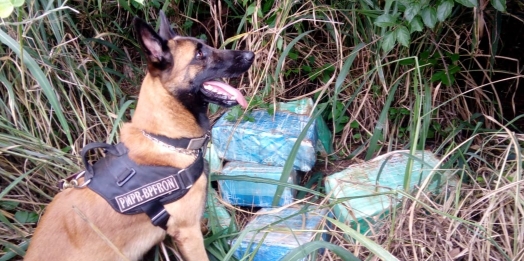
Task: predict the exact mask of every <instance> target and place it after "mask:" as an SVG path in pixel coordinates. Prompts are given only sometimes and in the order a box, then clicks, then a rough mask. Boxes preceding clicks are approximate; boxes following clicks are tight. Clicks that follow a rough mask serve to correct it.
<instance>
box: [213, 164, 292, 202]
mask: <svg viewBox="0 0 524 261" xmlns="http://www.w3.org/2000/svg"><path fill="white" fill-rule="evenodd" d="M282 171H283V168H282V167H275V166H267V165H260V164H256V163H249V162H238V161H231V162H228V163H227V164H226V165H225V166H224V168H223V169H222V174H224V175H230V176H239V175H245V176H250V177H259V178H268V179H274V180H280V177H281V175H282ZM297 182H298V181H297V173H296V171H294V170H292V172H291V174H290V175H289V179H288V183H290V184H293V183H295V184H296V183H297ZM218 184H219V185H220V193H221V194H222V198H223V199H224V201H226V202H228V203H229V204H231V205H237V206H254V207H271V203H272V202H273V198H274V196H275V192H276V190H277V185H271V184H266V183H255V182H248V181H235V180H219V181H218ZM294 193H295V191H293V190H291V189H290V188H284V192H283V193H282V197H281V198H280V202H279V206H283V205H287V204H290V203H292V202H293V194H294Z"/></svg>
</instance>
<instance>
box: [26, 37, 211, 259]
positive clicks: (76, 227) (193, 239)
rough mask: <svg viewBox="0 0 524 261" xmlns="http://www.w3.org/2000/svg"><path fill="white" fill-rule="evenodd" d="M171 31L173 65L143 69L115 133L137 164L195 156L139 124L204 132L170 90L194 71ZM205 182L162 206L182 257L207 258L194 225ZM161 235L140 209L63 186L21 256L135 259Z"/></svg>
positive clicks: (172, 132) (172, 131)
mask: <svg viewBox="0 0 524 261" xmlns="http://www.w3.org/2000/svg"><path fill="white" fill-rule="evenodd" d="M177 38H178V37H177ZM177 38H175V40H170V42H169V46H170V47H171V50H174V51H172V52H173V56H174V57H177V59H176V61H175V65H174V66H173V68H172V70H171V72H170V73H159V74H156V76H153V75H155V74H154V73H149V74H147V76H146V77H145V79H144V81H143V83H142V87H141V91H140V95H139V99H138V105H137V108H136V111H135V113H134V115H133V118H132V121H131V122H130V123H127V124H125V125H124V126H123V128H122V130H121V133H120V137H121V141H122V142H124V143H125V144H126V146H127V147H128V148H129V150H130V153H129V156H130V157H131V158H132V159H133V160H135V161H136V162H137V163H139V164H149V165H169V166H173V167H178V168H185V167H187V166H188V165H189V164H191V163H192V162H193V161H194V157H192V156H187V155H183V154H177V153H175V152H173V151H170V150H167V149H164V148H162V147H161V146H159V145H157V144H156V143H153V142H151V141H150V140H149V139H147V138H146V137H144V136H143V135H142V130H146V131H148V132H153V133H157V134H162V135H165V136H169V137H172V138H178V137H200V136H202V135H203V134H204V133H205V130H202V129H201V128H200V127H199V125H198V124H197V123H196V122H195V119H194V117H193V116H192V115H191V114H190V112H188V111H187V110H186V109H185V108H184V107H183V105H181V104H180V103H179V102H178V101H177V100H176V98H174V97H173V96H172V95H170V93H169V91H171V90H172V88H175V87H176V88H182V87H184V86H186V85H187V82H186V81H187V79H188V78H190V77H189V76H191V75H193V74H194V73H196V72H197V71H198V70H199V68H192V66H188V64H189V61H190V59H192V56H191V55H190V54H191V53H192V52H193V51H194V50H192V49H191V48H194V47H193V45H191V44H189V43H187V42H185V41H184V39H183V38H180V39H177ZM175 46H176V48H175ZM206 188H207V179H206V176H205V175H202V176H201V177H200V179H199V180H198V181H197V182H196V183H195V184H194V185H193V187H192V188H191V189H190V191H189V192H188V193H187V194H186V195H185V196H184V197H183V198H181V199H180V200H178V201H175V202H173V203H170V204H168V205H166V206H165V207H166V209H167V211H168V212H169V213H170V215H171V217H170V219H169V221H168V230H167V233H168V234H169V235H171V236H172V237H173V239H174V240H175V241H176V243H177V244H178V247H179V249H180V251H181V252H182V255H183V256H184V258H185V260H189V261H190V260H198V261H202V260H208V258H207V255H206V253H205V249H204V245H203V237H202V233H201V230H200V218H201V216H202V212H203V207H204V201H205V195H206ZM83 216H85V218H86V219H87V221H86V220H84V218H83ZM90 223H92V225H93V226H94V227H95V229H94V228H92V227H91V226H90ZM97 230H98V232H97ZM100 233H102V234H103V236H101V235H100ZM165 235H166V231H164V230H163V229H161V228H158V227H155V226H153V225H152V224H151V221H150V219H149V218H148V217H147V216H146V215H145V214H138V215H122V214H119V213H117V212H115V211H114V210H113V209H112V208H111V206H110V205H109V204H108V203H107V202H106V201H105V200H104V199H103V198H101V197H100V196H99V195H98V194H96V193H94V192H93V191H91V190H90V189H87V188H84V189H67V190H65V191H63V192H60V193H59V194H57V195H56V197H55V198H54V200H53V202H52V203H51V204H50V205H49V206H48V207H47V209H46V211H45V215H44V216H43V218H42V219H41V221H40V223H39V225H38V228H37V229H36V231H35V234H34V237H33V239H32V242H31V244H30V247H29V249H28V252H27V254H26V257H25V260H27V261H33V260H40V261H58V260H71V261H84V260H85V261H87V260H97V261H103V260H108V261H116V260H126V259H124V258H122V256H121V254H123V255H124V256H126V257H127V258H128V259H127V260H139V259H140V258H141V257H142V256H143V255H144V254H145V253H146V251H148V250H149V249H150V248H151V247H153V246H154V245H155V244H157V243H158V242H160V241H161V240H162V239H163V238H164V237H165ZM104 237H105V238H107V239H108V240H109V241H110V242H111V244H113V245H114V246H115V247H116V248H117V249H119V251H120V252H121V253H120V254H119V253H118V252H117V251H115V250H114V249H113V248H112V247H111V246H110V244H109V243H108V242H107V240H105V239H104Z"/></svg>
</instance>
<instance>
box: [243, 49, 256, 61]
mask: <svg viewBox="0 0 524 261" xmlns="http://www.w3.org/2000/svg"><path fill="white" fill-rule="evenodd" d="M242 58H244V60H247V61H253V59H254V58H255V53H253V52H250V51H246V52H244V53H243V57H242Z"/></svg>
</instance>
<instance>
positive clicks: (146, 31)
mask: <svg viewBox="0 0 524 261" xmlns="http://www.w3.org/2000/svg"><path fill="white" fill-rule="evenodd" d="M133 23H134V24H135V32H136V34H137V37H138V42H140V45H141V46H142V49H143V51H144V53H145V54H146V57H147V61H148V64H149V65H150V66H149V69H150V72H151V69H152V68H151V66H153V68H155V69H160V70H165V69H167V68H168V67H170V66H172V65H173V56H172V55H171V52H170V51H169V47H168V46H167V40H168V39H169V38H168V39H165V38H163V37H162V36H160V35H159V34H157V33H156V32H155V30H154V29H153V27H151V26H150V25H149V24H148V23H146V22H145V21H144V20H142V19H140V18H137V17H135V19H134V21H133Z"/></svg>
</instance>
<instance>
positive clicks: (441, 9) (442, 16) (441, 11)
mask: <svg viewBox="0 0 524 261" xmlns="http://www.w3.org/2000/svg"><path fill="white" fill-rule="evenodd" d="M453 5H455V2H453V0H445V1H443V2H442V3H440V5H439V6H438V7H437V19H438V20H439V21H441V22H444V21H445V20H446V18H448V17H449V15H450V14H451V11H452V10H453Z"/></svg>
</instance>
